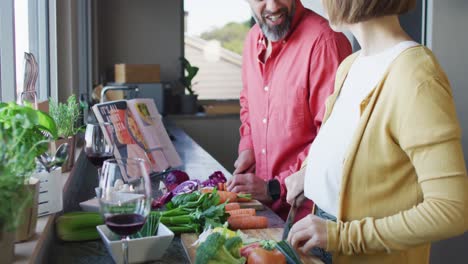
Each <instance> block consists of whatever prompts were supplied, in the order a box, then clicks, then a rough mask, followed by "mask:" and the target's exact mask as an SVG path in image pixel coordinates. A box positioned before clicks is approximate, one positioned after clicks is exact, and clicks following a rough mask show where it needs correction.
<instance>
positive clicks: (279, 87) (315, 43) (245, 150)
mask: <svg viewBox="0 0 468 264" xmlns="http://www.w3.org/2000/svg"><path fill="white" fill-rule="evenodd" d="M247 2H248V3H249V4H250V7H251V9H252V14H253V15H254V18H255V20H256V22H257V24H256V25H255V26H254V27H252V29H251V30H250V32H249V34H248V36H247V38H246V41H245V44H244V52H243V64H242V79H243V90H242V91H241V96H240V104H241V112H240V117H241V121H242V125H241V127H240V135H241V140H240V143H239V156H238V158H237V160H236V162H235V164H234V167H235V171H234V173H233V174H234V176H233V178H232V179H231V180H230V181H229V183H228V186H227V188H228V190H230V191H234V192H245V193H251V194H252V195H253V198H255V199H257V200H259V201H261V202H263V203H265V204H267V205H268V206H270V207H271V208H272V209H273V210H274V211H275V212H276V213H278V214H279V215H280V216H281V217H282V218H283V219H285V218H286V216H287V213H288V210H289V205H288V204H287V203H286V188H285V185H284V179H285V178H286V177H288V176H289V175H291V174H293V173H294V172H296V171H298V170H299V168H300V167H301V163H302V161H303V160H304V159H305V158H306V157H307V153H308V151H309V147H310V144H311V143H312V141H313V140H314V138H315V136H316V135H317V131H318V129H319V128H320V125H321V123H322V117H323V114H324V111H325V106H324V103H325V99H326V98H327V97H328V96H329V95H330V94H331V93H332V92H333V85H334V80H335V72H336V69H337V68H338V65H339V64H340V62H341V61H342V60H343V59H344V58H346V57H347V56H348V55H349V54H351V52H352V49H351V46H350V44H349V41H348V40H347V38H346V37H345V36H344V35H343V34H341V33H336V32H334V31H333V30H332V29H331V28H330V26H329V24H328V21H327V20H326V19H324V18H322V17H321V16H319V15H318V14H316V13H314V12H313V11H311V10H308V9H305V8H304V6H303V5H302V3H301V2H300V0H247ZM311 209H312V202H311V201H306V202H304V203H303V204H302V206H301V208H299V210H298V212H297V214H296V221H297V220H299V219H300V218H302V217H303V216H305V215H307V214H309V213H310V212H311Z"/></svg>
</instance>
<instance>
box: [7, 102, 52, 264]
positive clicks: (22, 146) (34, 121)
mask: <svg viewBox="0 0 468 264" xmlns="http://www.w3.org/2000/svg"><path fill="white" fill-rule="evenodd" d="M56 136H57V129H56V126H55V123H54V121H53V119H52V118H51V117H50V116H49V115H47V114H46V113H43V112H41V111H39V110H35V109H33V108H31V106H29V105H28V106H20V105H17V104H16V103H0V201H2V202H1V203H0V256H1V257H2V260H6V263H10V262H11V261H12V256H13V247H14V245H13V242H14V241H15V233H14V231H15V230H17V229H18V230H21V225H23V226H28V227H31V226H33V227H34V228H29V230H32V234H34V232H35V226H36V220H37V213H36V215H31V214H29V215H28V216H29V217H30V219H26V218H27V217H25V216H26V215H23V213H24V211H25V209H26V208H28V207H30V206H36V207H37V203H36V204H32V205H31V201H32V198H33V197H34V196H37V195H38V193H37V192H36V193H31V191H30V189H29V188H27V184H25V183H26V182H27V180H28V179H29V177H30V176H31V174H32V173H33V172H34V170H35V169H36V162H35V158H36V157H37V156H39V155H40V154H42V153H44V152H46V151H47V148H48V144H47V143H48V138H55V137H56ZM35 190H36V191H37V190H38V188H37V186H36V189H35ZM36 210H37V209H36ZM29 211H30V210H29ZM36 212H37V211H36ZM27 235H28V236H30V235H31V234H27Z"/></svg>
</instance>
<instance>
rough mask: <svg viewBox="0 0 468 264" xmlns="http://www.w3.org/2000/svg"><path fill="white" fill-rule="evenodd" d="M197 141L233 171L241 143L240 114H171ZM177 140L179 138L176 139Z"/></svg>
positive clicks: (172, 120) (170, 118) (176, 123)
mask: <svg viewBox="0 0 468 264" xmlns="http://www.w3.org/2000/svg"><path fill="white" fill-rule="evenodd" d="M169 120H170V121H171V122H173V123H174V124H175V125H176V126H178V127H180V128H182V129H183V130H184V131H185V133H187V134H188V135H189V136H190V137H191V138H192V139H193V140H195V142H197V143H198V144H199V145H200V146H201V147H202V148H203V149H205V150H206V151H207V152H208V153H210V155H211V156H213V157H214V158H215V159H216V160H217V161H218V162H219V163H221V165H223V167H224V168H226V170H228V171H230V172H232V171H233V169H234V161H235V160H236V158H237V147H238V145H239V139H240V136H239V127H240V120H239V115H232V114H230V115H215V116H206V117H203V116H170V117H169ZM176 140H177V139H176Z"/></svg>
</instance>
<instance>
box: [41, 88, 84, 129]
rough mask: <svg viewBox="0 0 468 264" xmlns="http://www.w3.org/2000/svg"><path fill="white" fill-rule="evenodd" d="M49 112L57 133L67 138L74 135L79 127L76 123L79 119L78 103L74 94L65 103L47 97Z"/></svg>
mask: <svg viewBox="0 0 468 264" xmlns="http://www.w3.org/2000/svg"><path fill="white" fill-rule="evenodd" d="M49 104H50V105H49V108H50V109H49V113H50V115H51V116H52V118H53V119H54V121H55V123H56V124H57V126H58V135H59V136H60V137H63V138H67V137H70V136H73V135H76V134H77V133H78V132H79V131H80V130H81V128H80V127H79V125H78V121H79V119H80V116H81V114H80V105H79V103H78V102H77V100H76V97H75V95H71V96H70V97H68V99H67V103H60V102H57V101H54V100H52V99H49Z"/></svg>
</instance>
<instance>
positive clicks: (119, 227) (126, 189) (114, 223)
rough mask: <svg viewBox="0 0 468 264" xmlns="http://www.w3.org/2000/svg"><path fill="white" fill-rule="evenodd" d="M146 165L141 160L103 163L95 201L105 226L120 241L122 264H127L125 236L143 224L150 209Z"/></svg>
mask: <svg viewBox="0 0 468 264" xmlns="http://www.w3.org/2000/svg"><path fill="white" fill-rule="evenodd" d="M149 166H150V165H149V164H148V162H146V161H145V160H143V159H132V158H128V159H109V160H106V161H104V165H103V167H102V173H101V178H100V181H99V188H98V189H99V191H98V198H99V204H100V211H101V215H102V216H103V217H104V221H105V224H106V225H107V227H108V228H109V229H110V230H111V231H112V232H114V233H115V234H117V235H119V236H120V237H121V238H122V251H123V259H124V263H128V240H129V239H130V238H129V236H130V235H132V234H135V233H137V232H138V231H139V230H140V229H141V228H142V227H143V225H144V224H145V221H146V217H147V216H148V214H149V213H150V210H151V182H150V178H149V173H148V172H149Z"/></svg>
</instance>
